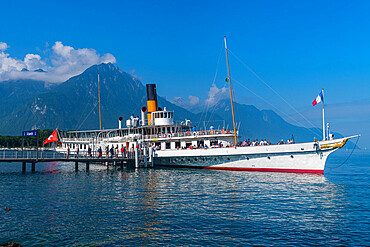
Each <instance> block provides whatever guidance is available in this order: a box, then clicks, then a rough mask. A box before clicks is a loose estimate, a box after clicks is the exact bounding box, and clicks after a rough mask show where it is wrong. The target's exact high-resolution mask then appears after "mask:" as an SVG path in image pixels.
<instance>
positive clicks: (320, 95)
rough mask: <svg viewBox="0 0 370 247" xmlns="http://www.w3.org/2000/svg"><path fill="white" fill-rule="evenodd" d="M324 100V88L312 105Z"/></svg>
mask: <svg viewBox="0 0 370 247" xmlns="http://www.w3.org/2000/svg"><path fill="white" fill-rule="evenodd" d="M321 101H322V102H324V95H323V90H321V92H320V93H319V95H318V96H317V97H316V99H315V100H314V101H313V102H312V105H313V106H315V105H317V104H318V103H320V102H321Z"/></svg>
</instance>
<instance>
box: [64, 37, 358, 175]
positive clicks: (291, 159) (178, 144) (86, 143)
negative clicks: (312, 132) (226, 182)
mask: <svg viewBox="0 0 370 247" xmlns="http://www.w3.org/2000/svg"><path fill="white" fill-rule="evenodd" d="M225 50H226V58H227V47H226V39H225ZM228 72H229V70H228ZM228 79H229V82H230V72H229V74H228ZM229 85H230V98H231V106H232V112H233V100H232V94H231V82H230V83H229ZM146 89H147V98H148V99H147V107H145V106H144V107H142V109H141V119H139V118H138V117H136V118H134V117H131V118H130V119H127V120H126V127H124V128H122V122H123V118H121V117H120V118H119V127H118V128H117V129H108V130H101V129H100V130H91V131H70V132H67V133H65V134H64V136H61V139H60V141H61V143H62V146H60V147H58V151H60V152H66V151H67V148H68V147H69V148H70V150H75V148H77V146H78V147H79V149H80V151H87V149H88V147H90V148H91V149H92V150H93V152H94V153H96V151H97V150H98V149H99V148H101V149H102V150H105V149H106V147H107V146H109V147H112V146H113V147H114V148H115V149H116V150H121V148H122V147H124V149H125V150H127V151H133V150H134V149H135V148H139V149H149V148H150V152H149V156H150V157H151V158H152V159H153V164H154V166H168V167H183V168H201V169H218V170H238V171H266V172H298V173H323V172H324V169H325V163H326V159H327V158H328V156H329V154H331V153H332V152H334V151H335V150H337V149H338V148H341V147H343V146H344V145H345V144H346V142H347V141H348V140H349V139H350V138H352V137H354V136H351V137H346V138H339V139H332V135H330V138H326V137H325V135H324V138H323V140H322V141H317V140H315V141H313V142H306V143H294V144H282V145H262V146H238V145H237V139H238V138H239V137H238V133H237V130H236V128H235V121H234V122H233V124H234V128H233V129H232V130H230V129H217V130H215V129H212V130H196V129H195V128H194V126H192V123H191V122H190V120H187V119H185V120H184V121H182V122H180V123H175V121H174V112H173V111H169V110H167V109H166V107H164V108H163V110H162V109H161V108H160V107H158V103H157V93H156V85H155V84H147V85H146ZM99 102H100V101H99ZM99 109H100V107H99ZM233 119H234V114H233ZM119 155H122V154H121V153H120V154H119Z"/></svg>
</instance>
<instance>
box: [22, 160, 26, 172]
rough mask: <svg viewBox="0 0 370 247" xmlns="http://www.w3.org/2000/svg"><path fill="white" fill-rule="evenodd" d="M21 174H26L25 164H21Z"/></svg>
mask: <svg viewBox="0 0 370 247" xmlns="http://www.w3.org/2000/svg"><path fill="white" fill-rule="evenodd" d="M22 173H26V162H25V161H23V162H22Z"/></svg>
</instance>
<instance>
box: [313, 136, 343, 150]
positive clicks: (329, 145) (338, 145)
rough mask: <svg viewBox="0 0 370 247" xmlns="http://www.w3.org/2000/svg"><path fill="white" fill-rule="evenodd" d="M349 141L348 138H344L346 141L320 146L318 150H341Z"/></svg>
mask: <svg viewBox="0 0 370 247" xmlns="http://www.w3.org/2000/svg"><path fill="white" fill-rule="evenodd" d="M349 139H350V138H346V139H343V141H341V142H336V143H332V144H324V145H321V146H320V149H324V148H342V147H343V146H344V145H346V143H347V141H348V140H349Z"/></svg>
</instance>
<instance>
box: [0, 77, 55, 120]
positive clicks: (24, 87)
mask: <svg viewBox="0 0 370 247" xmlns="http://www.w3.org/2000/svg"><path fill="white" fill-rule="evenodd" d="M51 89H52V87H51V86H50V85H48V84H47V83H45V82H43V81H33V80H13V81H5V82H0V118H1V119H4V117H7V116H9V115H11V114H12V113H13V112H14V111H16V110H18V109H19V108H21V107H22V106H23V105H24V104H26V103H27V102H28V101H29V100H31V99H33V98H34V97H36V96H37V95H39V94H41V93H45V92H48V91H50V90H51Z"/></svg>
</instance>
